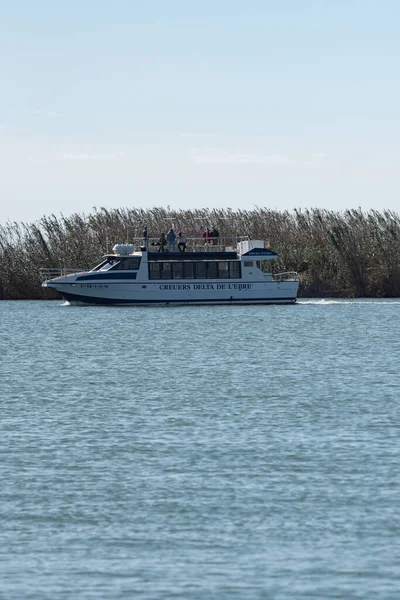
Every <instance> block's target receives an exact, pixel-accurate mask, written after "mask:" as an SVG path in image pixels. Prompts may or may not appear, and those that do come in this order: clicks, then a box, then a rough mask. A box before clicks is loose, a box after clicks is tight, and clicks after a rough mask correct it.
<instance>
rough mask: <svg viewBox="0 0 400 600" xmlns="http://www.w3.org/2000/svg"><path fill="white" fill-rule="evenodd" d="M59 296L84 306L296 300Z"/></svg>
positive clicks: (282, 300)
mask: <svg viewBox="0 0 400 600" xmlns="http://www.w3.org/2000/svg"><path fill="white" fill-rule="evenodd" d="M60 294H61V295H62V296H63V297H64V298H65V300H67V301H68V302H84V303H86V304H108V305H112V304H207V303H208V304H216V303H219V304H236V303H243V304H245V303H250V302H252V303H254V304H274V302H279V303H280V304H282V303H283V302H287V303H288V304H293V303H294V302H296V298H273V299H271V300H268V299H266V298H235V299H234V300H227V299H224V298H221V299H220V298H215V299H212V298H209V299H207V300H206V299H204V300H169V301H168V300H127V299H125V298H124V299H118V298H96V297H95V296H81V295H79V294H70V293H69V292H64V291H62V292H61V291H60Z"/></svg>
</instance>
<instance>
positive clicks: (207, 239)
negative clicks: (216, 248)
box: [203, 227, 211, 244]
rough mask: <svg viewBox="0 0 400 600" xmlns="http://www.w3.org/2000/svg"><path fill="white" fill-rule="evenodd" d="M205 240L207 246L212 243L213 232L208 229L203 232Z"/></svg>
mask: <svg viewBox="0 0 400 600" xmlns="http://www.w3.org/2000/svg"><path fill="white" fill-rule="evenodd" d="M203 238H204V243H205V244H207V243H208V244H210V243H211V231H210V230H209V228H208V227H207V228H206V230H205V231H203Z"/></svg>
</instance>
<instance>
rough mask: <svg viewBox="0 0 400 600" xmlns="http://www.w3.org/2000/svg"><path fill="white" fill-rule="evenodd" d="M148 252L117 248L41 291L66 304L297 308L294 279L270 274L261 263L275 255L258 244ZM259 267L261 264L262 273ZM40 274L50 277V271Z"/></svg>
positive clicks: (123, 246) (296, 280)
mask: <svg viewBox="0 0 400 600" xmlns="http://www.w3.org/2000/svg"><path fill="white" fill-rule="evenodd" d="M146 242H147V240H146ZM188 247H189V245H188ZM150 248H152V249H154V248H153V247H152V246H148V249H147V248H146V246H142V247H141V248H140V250H138V251H136V249H135V246H134V245H130V244H121V245H116V246H114V248H113V253H112V254H107V255H106V256H105V257H104V259H103V261H102V262H101V263H100V264H99V265H97V266H96V267H94V268H93V269H91V270H90V271H83V272H74V273H71V272H68V273H67V272H66V270H64V271H60V273H61V275H60V276H58V277H53V278H48V279H46V281H44V282H43V284H42V285H43V287H45V288H54V289H56V290H57V291H58V292H60V294H61V295H62V296H63V297H64V298H65V300H67V301H68V302H69V303H70V304H113V305H138V306H141V305H143V306H146V305H188V304H190V305H193V304H194V305H200V304H294V303H295V302H296V298H297V291H298V287H299V277H298V274H297V273H295V272H290V273H278V274H273V273H272V270H271V269H270V268H268V266H269V265H271V263H264V261H272V260H273V259H275V258H276V257H277V254H276V252H274V251H273V250H271V249H270V248H269V247H266V244H265V243H264V242H263V241H262V240H252V239H245V240H243V241H240V242H238V243H237V246H236V248H235V249H234V248H233V247H232V246H230V247H227V246H220V245H218V246H217V247H215V246H210V245H209V243H206V244H204V243H202V245H201V246H196V245H192V246H191V251H184V252H153V251H150ZM199 249H200V251H199ZM261 263H264V264H265V268H264V269H263V270H262V269H261V268H260V267H261ZM43 271H44V276H47V277H49V275H50V273H49V270H47V272H46V270H45V269H43ZM265 271H266V272H265ZM52 273H53V275H54V270H53V271H52Z"/></svg>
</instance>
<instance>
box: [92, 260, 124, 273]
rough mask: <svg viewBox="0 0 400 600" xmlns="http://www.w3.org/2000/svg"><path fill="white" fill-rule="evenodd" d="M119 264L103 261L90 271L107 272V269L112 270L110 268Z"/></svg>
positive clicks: (116, 261)
mask: <svg viewBox="0 0 400 600" xmlns="http://www.w3.org/2000/svg"><path fill="white" fill-rule="evenodd" d="M119 262H121V261H120V260H115V259H107V260H103V262H102V263H100V264H99V265H97V267H94V269H92V271H108V270H109V269H112V267H115V266H116V265H117V264H118V263H119Z"/></svg>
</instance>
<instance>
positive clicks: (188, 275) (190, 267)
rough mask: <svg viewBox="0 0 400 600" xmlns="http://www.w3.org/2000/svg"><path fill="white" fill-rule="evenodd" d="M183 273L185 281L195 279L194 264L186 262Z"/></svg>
mask: <svg viewBox="0 0 400 600" xmlns="http://www.w3.org/2000/svg"><path fill="white" fill-rule="evenodd" d="M183 273H184V277H185V279H194V264H193V263H192V262H184V263H183Z"/></svg>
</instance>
